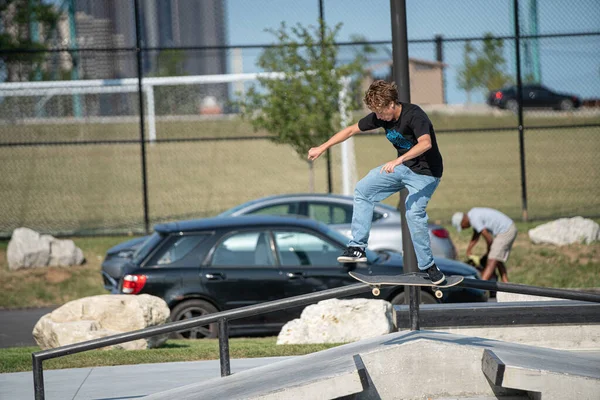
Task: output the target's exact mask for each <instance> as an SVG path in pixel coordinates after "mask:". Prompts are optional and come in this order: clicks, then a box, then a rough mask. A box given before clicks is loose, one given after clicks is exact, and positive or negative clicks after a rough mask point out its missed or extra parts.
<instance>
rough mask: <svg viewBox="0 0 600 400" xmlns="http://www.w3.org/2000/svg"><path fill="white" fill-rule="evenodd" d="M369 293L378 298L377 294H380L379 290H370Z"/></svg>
mask: <svg viewBox="0 0 600 400" xmlns="http://www.w3.org/2000/svg"><path fill="white" fill-rule="evenodd" d="M371 292H373V296H379V294H380V293H381V291H380V290H379V288H373V290H371Z"/></svg>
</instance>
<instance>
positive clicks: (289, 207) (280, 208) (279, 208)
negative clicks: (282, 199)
mask: <svg viewBox="0 0 600 400" xmlns="http://www.w3.org/2000/svg"><path fill="white" fill-rule="evenodd" d="M248 214H267V215H287V214H292V215H298V214H300V212H299V209H298V203H289V204H274V205H272V206H266V207H262V208H258V209H256V210H252V211H250V212H249V213H248Z"/></svg>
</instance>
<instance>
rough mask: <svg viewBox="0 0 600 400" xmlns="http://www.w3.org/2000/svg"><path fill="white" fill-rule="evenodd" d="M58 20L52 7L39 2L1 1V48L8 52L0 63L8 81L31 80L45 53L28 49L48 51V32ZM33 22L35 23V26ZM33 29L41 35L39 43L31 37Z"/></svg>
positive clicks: (0, 56)
mask: <svg viewBox="0 0 600 400" xmlns="http://www.w3.org/2000/svg"><path fill="white" fill-rule="evenodd" d="M58 19H59V14H58V13H57V12H56V11H55V9H54V7H53V6H52V5H51V4H45V3H44V2H43V1H42V0H2V1H0V48H1V49H3V50H9V52H4V53H2V54H0V61H1V63H2V64H3V67H4V69H5V71H6V80H7V81H27V80H30V79H31V78H32V77H33V74H34V73H35V71H39V70H40V69H41V65H42V63H43V62H44V61H45V59H46V54H45V53H43V52H39V51H38V52H35V51H34V52H31V50H46V49H47V48H48V43H49V41H50V37H49V36H50V35H49V33H50V32H51V30H52V29H53V28H54V27H55V26H56V23H57V21H58ZM32 21H35V24H36V25H35V26H34V27H32V25H31V22H32ZM35 28H38V29H39V32H40V35H39V38H38V40H35V38H34V37H33V36H34V35H33V32H32V29H35ZM19 51H22V52H19ZM27 51H29V52H27Z"/></svg>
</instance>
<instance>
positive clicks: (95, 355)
mask: <svg viewBox="0 0 600 400" xmlns="http://www.w3.org/2000/svg"><path fill="white" fill-rule="evenodd" d="M276 340H277V339H276V338H275V337H267V338H233V339H230V342H229V355H230V357H231V358H258V357H278V356H296V355H304V354H309V353H314V352H316V351H321V350H325V349H329V348H332V347H335V346H338V345H339V344H308V345H280V346H278V345H276ZM36 351H40V349H39V348H38V347H14V348H9V349H0V373H8V372H23V371H31V370H32V366H31V353H33V352H36ZM218 359H219V341H218V339H203V340H169V341H167V343H165V344H164V345H163V346H162V347H160V348H157V349H149V350H129V351H123V350H92V351H86V352H83V353H78V354H73V355H69V356H65V357H59V358H55V359H52V360H47V361H45V362H44V369H45V370H48V369H66V368H85V367H101V366H113V365H133V364H151V363H168V362H177V361H200V360H218Z"/></svg>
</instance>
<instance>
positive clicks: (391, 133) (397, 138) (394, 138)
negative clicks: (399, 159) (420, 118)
mask: <svg viewBox="0 0 600 400" xmlns="http://www.w3.org/2000/svg"><path fill="white" fill-rule="evenodd" d="M385 131H386V133H385V137H387V139H388V140H389V141H390V142H392V144H393V145H394V146H396V147H398V148H401V149H410V148H411V147H412V143H410V142H409V141H408V140H406V139H405V138H404V136H402V134H401V133H400V132H398V131H397V130H395V129H390V130H388V129H386V130H385Z"/></svg>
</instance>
